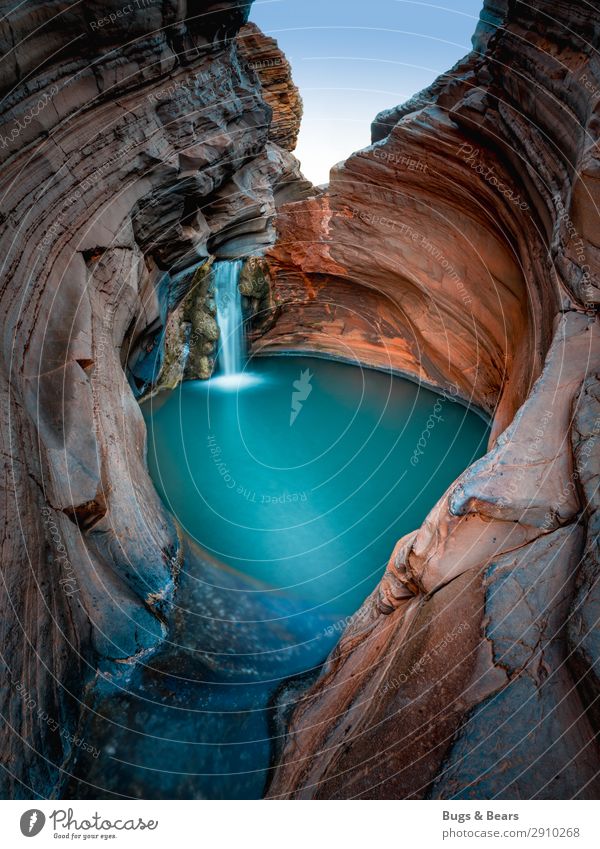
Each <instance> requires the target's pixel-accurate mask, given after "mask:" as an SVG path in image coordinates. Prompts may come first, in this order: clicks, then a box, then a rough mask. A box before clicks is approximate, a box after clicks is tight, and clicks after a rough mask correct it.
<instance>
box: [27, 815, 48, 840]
mask: <svg viewBox="0 0 600 849" xmlns="http://www.w3.org/2000/svg"><path fill="white" fill-rule="evenodd" d="M45 822H46V817H45V816H44V814H43V813H42V811H40V810H38V809H37V808H32V810H31V811H25V813H24V814H23V816H22V817H21V834H23V835H24V836H25V837H35V836H36V834H39V833H40V831H41V830H42V829H43V827H44V824H45Z"/></svg>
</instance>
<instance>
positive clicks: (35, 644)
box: [0, 0, 600, 798]
mask: <svg viewBox="0 0 600 849" xmlns="http://www.w3.org/2000/svg"><path fill="white" fill-rule="evenodd" d="M3 10H4V11H8V12H9V14H8V16H7V17H4V18H3V22H2V24H0V37H1V38H2V41H3V46H4V48H5V49H4V51H3V52H4V54H5V58H4V60H3V65H2V68H3V71H2V79H1V86H2V91H3V95H4V99H3V103H2V110H3V119H4V126H3V129H2V135H1V137H0V147H1V149H2V157H3V160H4V164H3V175H2V197H3V204H2V216H3V218H2V223H3V235H2V240H1V243H0V244H1V246H2V258H3V282H2V290H1V292H0V297H1V299H2V311H1V315H2V329H3V348H2V357H1V369H2V380H1V389H0V392H1V393H2V395H1V399H0V404H1V408H2V424H1V427H0V438H1V440H2V457H3V469H4V475H3V484H2V492H3V497H4V499H5V500H6V503H7V507H8V509H7V511H6V518H5V521H4V525H3V531H2V572H3V587H2V594H1V596H0V623H1V624H0V641H1V643H2V647H3V648H2V653H3V654H2V664H3V669H2V672H3V688H2V693H1V699H2V702H1V710H2V715H3V717H4V720H5V724H4V725H3V728H2V732H1V734H2V736H1V739H0V757H1V763H2V766H3V785H2V795H4V796H13V797H29V796H35V795H41V796H47V795H50V794H52V793H54V794H57V793H60V792H61V788H62V786H63V785H64V783H65V781H66V780H67V778H68V772H69V764H70V762H71V758H72V755H73V752H74V750H75V749H76V747H77V744H76V742H75V739H76V737H75V735H76V732H77V729H78V727H79V723H80V722H81V720H82V716H83V714H84V712H85V711H82V704H84V703H85V700H86V694H87V693H88V692H89V690H90V689H91V688H92V687H96V686H98V685H99V684H101V680H102V677H103V676H108V677H109V678H111V679H115V678H117V677H118V676H119V674H124V673H125V672H126V671H127V670H128V669H130V668H131V667H132V665H133V664H134V663H135V662H136V660H138V659H139V658H142V657H144V655H145V653H146V652H148V651H150V650H151V649H152V648H153V647H154V646H155V645H156V644H157V643H158V642H159V641H160V640H161V639H162V637H163V635H164V632H165V624H164V623H165V613H166V611H167V609H168V607H169V603H170V600H171V599H172V597H173V594H174V592H175V591H176V582H177V572H178V568H179V566H180V560H181V551H180V546H179V541H178V538H177V534H176V531H175V528H174V526H173V523H172V521H171V519H170V518H169V516H168V515H167V513H166V512H165V510H164V509H163V507H162V505H161V503H160V501H159V499H158V497H157V495H156V493H155V490H154V488H153V486H152V484H151V483H150V480H149V478H148V475H147V472H146V468H145V460H144V453H145V446H144V442H145V428H144V424H143V420H142V417H141V413H140V410H139V406H138V404H137V401H136V399H135V396H136V395H137V396H138V397H140V396H142V395H143V394H145V393H148V392H152V391H153V390H154V389H155V388H156V385H157V383H156V382H157V380H159V382H160V383H161V385H173V384H174V383H176V382H177V381H178V380H180V379H181V378H182V377H185V376H186V369H188V370H189V371H188V375H191V376H193V375H195V374H196V373H197V374H199V375H206V374H208V373H209V372H210V368H211V364H210V357H211V351H212V349H211V345H213V344H214V341H215V340H214V338H213V337H214V333H215V328H214V325H213V324H211V320H210V318H211V305H210V292H209V290H208V287H207V278H206V269H207V268H208V266H209V264H210V262H211V261H212V260H213V259H214V257H218V258H226V257H232V256H238V255H243V254H246V253H248V251H249V250H250V249H252V250H257V249H268V250H267V251H266V258H265V261H264V262H258V261H257V262H256V263H255V264H252V265H251V266H248V268H247V270H246V272H245V277H244V279H243V282H242V285H243V287H244V288H243V292H244V295H245V297H246V298H247V299H248V306H249V308H250V309H251V310H252V312H253V313H254V315H255V317H254V328H255V330H254V333H255V342H254V347H255V350H256V351H257V352H260V351H265V352H268V351H271V352H273V351H278V350H279V351H281V350H292V349H294V350H303V351H309V350H310V351H316V352H320V353H324V354H327V355H339V356H343V357H344V358H347V359H355V360H358V361H360V362H362V363H365V364H369V365H374V366H378V367H385V368H393V369H395V370H397V371H398V372H401V373H405V374H409V375H410V376H412V377H415V378H417V379H419V380H422V381H423V382H425V383H427V384H431V385H434V386H436V387H439V388H440V389H444V390H446V391H449V392H451V393H452V394H453V395H458V396H460V397H462V398H464V399H468V400H471V401H473V402H474V403H475V404H477V405H478V406H480V407H481V408H482V409H483V410H485V411H486V412H487V413H488V414H489V415H490V417H491V418H492V420H493V432H492V440H491V444H490V452H489V454H488V455H487V456H486V457H485V458H483V459H482V460H481V461H479V462H478V463H476V464H475V465H474V466H473V467H472V468H470V469H468V470H467V471H466V472H465V473H464V475H462V476H461V478H460V479H459V480H458V481H457V482H456V483H455V484H454V486H453V487H452V488H451V489H450V491H449V492H448V493H447V494H446V495H445V497H444V498H443V499H442V500H441V502H440V503H439V504H438V505H437V506H436V507H435V508H434V510H433V511H432V512H431V514H430V515H429V516H428V518H427V520H426V521H425V523H424V524H423V526H422V528H420V529H416V530H415V531H414V532H413V533H411V534H410V535H408V537H406V538H404V539H402V540H400V541H399V542H398V545H397V546H396V548H395V550H394V552H393V553H392V556H391V559H390V564H389V567H388V570H387V572H386V574H385V576H384V578H383V580H382V582H381V584H380V586H379V587H378V588H377V590H376V591H375V592H374V593H373V594H372V596H371V597H370V598H369V599H368V600H367V602H366V603H365V605H364V606H363V607H362V608H361V610H360V611H358V612H357V614H356V616H355V618H354V619H353V621H352V622H351V623H350V625H349V627H348V629H347V631H346V632H345V634H344V636H343V638H342V640H341V642H340V643H339V645H338V647H337V648H336V649H335V651H334V653H333V654H332V655H331V656H330V658H329V660H328V662H327V664H326V666H325V668H324V670H323V672H322V673H321V675H320V676H319V678H318V680H316V681H315V682H313V684H312V685H311V686H310V687H308V688H305V689H304V690H303V689H302V686H303V683H302V682H300V683H297V682H295V683H294V684H293V688H292V689H288V690H286V691H285V693H288V694H290V695H288V697H287V698H288V699H289V700H291V701H293V703H294V704H293V705H292V707H293V706H294V705H295V710H294V711H293V713H292V714H291V716H289V727H288V729H287V739H286V741H285V746H284V747H283V750H282V751H280V752H279V756H278V764H277V770H276V773H275V777H274V780H273V782H272V784H271V787H270V789H269V795H271V796H273V797H278V798H280V797H293V798H298V797H308V798H313V797H326V798H329V797H335V798H348V797H355V796H360V797H369V796H375V797H377V796H381V797H387V798H389V797H392V798H398V797H424V796H427V795H430V796H434V797H444V798H449V797H470V796H475V797H492V796H493V797H515V796H517V797H531V796H535V797H544V796H548V797H570V796H579V797H588V796H597V795H598V791H599V787H598V779H597V777H596V774H597V771H598V765H599V755H598V748H597V742H596V737H595V735H596V734H597V732H598V730H599V729H600V726H599V722H600V720H599V712H598V707H597V705H598V701H597V698H598V694H599V690H598V686H599V684H598V680H599V674H598V652H599V650H600V646H599V641H598V630H597V621H598V609H599V606H600V598H599V596H598V589H597V583H598V581H597V579H598V569H599V566H598V541H597V534H598V504H597V501H598V498H597V488H598V461H597V457H598V452H597V444H598V434H599V432H600V409H599V401H598V398H599V394H598V362H599V360H598V325H597V319H596V314H595V312H596V306H597V303H598V290H599V280H598V271H599V257H598V250H599V248H600V237H599V235H598V234H599V232H600V228H599V226H598V215H597V201H598V189H597V184H598V147H597V136H598V102H599V99H598V97H597V96H596V95H595V92H597V91H600V66H599V64H598V58H597V56H598V54H597V53H596V52H595V51H596V49H597V47H598V21H597V18H596V14H597V13H596V12H595V10H593V9H592V8H591V6H589V5H584V4H582V5H581V6H579V4H573V3H569V2H563V0H552V2H544V3H541V2H534V3H533V4H528V5H525V4H514V3H509V2H508V0H488V2H486V4H485V9H484V13H483V15H482V21H481V23H480V25H479V28H478V31H477V34H476V38H475V49H474V52H473V53H472V54H471V55H470V56H468V57H467V58H466V59H465V60H463V61H462V62H461V63H459V64H458V65H457V66H456V67H455V68H454V69H453V70H452V71H451V72H449V73H448V74H447V75H444V76H443V77H441V78H440V79H439V80H438V81H436V82H435V83H434V84H433V85H432V86H431V87H430V88H429V89H427V90H425V91H423V92H421V93H420V94H419V95H418V96H416V97H415V98H413V100H411V101H410V102H409V103H408V104H406V105H404V106H401V107H398V108H395V109H392V110H390V111H389V112H387V113H384V114H382V115H380V116H378V118H377V119H376V121H375V123H374V126H373V141H374V144H373V145H372V146H371V147H369V148H367V149H366V150H364V151H361V152H359V153H357V154H356V155H354V156H352V157H350V159H349V160H347V162H345V163H344V164H343V165H341V166H340V167H338V168H336V169H334V171H333V172H332V177H331V183H330V186H329V189H328V191H326V192H319V193H314V192H313V191H311V189H310V187H309V186H308V185H307V184H306V182H305V181H303V180H302V178H301V175H300V173H299V170H298V166H297V163H296V162H295V160H294V159H293V157H292V156H291V155H290V152H289V151H290V149H292V148H293V144H294V141H295V138H296V134H297V129H298V127H297V122H298V117H299V112H300V102H299V99H298V94H297V91H296V90H295V89H294V87H293V85H292V84H291V82H290V80H289V69H288V66H287V64H286V63H285V59H284V58H283V57H282V56H281V54H280V53H279V52H278V50H277V48H276V46H275V45H274V44H273V42H272V41H271V40H270V39H265V38H264V37H261V34H260V33H259V32H258V31H257V30H256V28H254V27H251V26H250V27H249V26H243V25H244V23H245V21H246V17H247V12H248V8H247V6H245V5H244V4H242V5H240V4H235V3H233V2H219V3H214V4H211V3H208V4H198V3H192V2H188V3H184V4H180V3H175V2H174V0H168V2H162V3H160V4H158V3H157V4H152V3H149V4H148V5H147V6H145V7H144V8H143V9H140V8H138V5H136V6H135V8H133V9H132V10H131V11H129V12H127V13H125V14H124V13H123V4H118V3H116V2H103V3H96V2H93V3H86V4H85V6H84V5H83V4H79V5H77V6H75V7H68V8H66V7H65V8H64V9H62V8H61V10H60V13H59V14H56V8H55V6H54V5H53V4H47V3H42V2H37V0H32V2H29V3H26V4H24V5H22V6H20V7H18V8H17V9H14V10H13V9H12V8H10V9H9V5H8V4H7V3H4V4H3ZM240 28H242V29H241V32H239V31H240ZM238 32H239V35H237V38H236V34H237V33H238ZM273 108H275V114H274V116H273V114H272V110H273ZM309 195H310V196H309ZM298 198H303V199H302V200H297V199H298ZM275 219H276V230H277V233H276V234H275ZM275 235H277V244H276V245H275V246H274V247H271V245H272V243H273V241H274V239H275ZM266 281H268V282H269V283H270V287H271V289H270V291H269V290H268V288H267V286H266ZM190 338H195V339H196V340H197V341H198V347H197V348H196V349H195V350H194V352H193V356H192V359H191V360H189V359H188V360H186V359H185V358H183V356H182V353H181V352H182V351H184V350H186V346H187V343H189V341H190ZM158 375H160V377H158ZM285 693H284V696H283V697H282V698H283V699H284V700H285V698H286V696H285ZM296 703H297V704H296ZM280 708H281V714H282V715H284V716H288V715H289V708H290V705H285V704H282V705H280ZM92 790H93V788H92Z"/></svg>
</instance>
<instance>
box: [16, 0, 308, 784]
mask: <svg viewBox="0 0 600 849" xmlns="http://www.w3.org/2000/svg"><path fill="white" fill-rule="evenodd" d="M2 5H3V10H2V11H3V17H2V23H1V25H0V38H1V39H2V41H3V47H4V48H5V49H4V50H3V54H4V59H3V64H2V78H1V80H0V85H1V87H2V91H3V94H4V99H3V102H2V111H3V128H2V131H1V137H0V147H1V150H2V158H3V170H2V197H3V204H2V221H3V235H2V238H1V242H0V244H1V253H2V262H3V283H2V290H1V293H0V296H1V299H2V307H1V311H0V312H1V315H2V338H3V348H2V357H1V369H2V380H1V389H0V391H1V393H2V400H1V409H2V427H1V431H0V432H1V436H0V439H1V441H2V457H3V469H4V475H3V485H2V490H3V498H4V499H5V502H6V506H7V510H6V517H5V519H4V523H3V529H2V569H3V589H2V594H1V596H0V623H1V625H0V641H1V642H2V658H3V687H2V695H1V711H2V714H3V716H4V718H5V724H4V725H3V727H2V730H1V732H0V734H1V740H0V757H1V759H2V765H3V767H4V769H3V771H2V795H3V796H5V797H6V796H9V797H11V796H13V797H27V796H37V795H41V796H48V795H49V794H50V793H52V792H58V789H59V788H60V786H61V784H62V782H63V781H64V780H65V776H66V775H67V774H68V764H69V761H70V758H71V756H72V754H73V752H74V751H76V749H77V743H76V742H74V739H73V736H74V732H76V730H77V727H78V724H79V722H80V717H81V715H82V714H81V704H82V702H83V700H84V699H85V695H86V691H87V688H89V687H90V686H91V685H92V683H93V682H94V681H97V680H98V677H99V676H101V675H107V676H109V677H114V676H116V675H118V674H123V673H124V672H126V670H127V669H128V668H129V667H130V666H131V664H132V663H133V662H134V661H135V660H136V659H137V658H140V657H142V656H143V655H144V654H145V653H146V652H148V650H150V649H151V648H152V647H153V646H155V645H156V644H157V642H158V641H159V640H161V639H162V637H163V635H164V633H165V626H164V616H165V612H166V610H167V608H168V605H169V602H170V600H171V598H172V596H173V592H174V589H175V585H176V579H177V570H178V568H179V564H180V547H179V542H178V537H177V534H176V531H175V528H174V525H173V522H172V520H171V519H170V517H169V516H168V514H167V513H166V512H165V510H164V508H163V506H162V504H161V503H160V501H159V499H158V496H157V494H156V492H155V490H154V487H153V485H152V483H151V482H150V479H149V477H148V474H147V471H146V462H145V439H146V434H145V426H144V422H143V419H142V416H141V412H140V409H139V406H138V404H137V402H136V400H135V398H134V392H133V391H132V387H133V390H134V391H135V393H137V394H141V393H142V392H144V391H147V389H148V388H149V387H151V386H152V385H153V381H154V380H155V379H156V375H157V374H158V372H159V370H160V367H161V364H162V362H163V360H164V345H163V342H164V337H165V327H166V324H167V321H168V317H169V315H170V314H171V313H172V312H173V311H174V310H176V309H177V307H178V304H180V303H181V302H182V299H185V297H186V292H187V291H188V290H189V289H190V287H192V288H193V286H192V284H193V282H194V280H195V275H196V271H197V269H198V267H199V266H202V265H203V264H206V263H208V262H209V261H210V260H211V258H213V257H214V254H215V253H220V254H221V255H227V253H228V252H229V253H231V252H235V251H239V250H243V249H244V248H247V246H248V245H252V246H255V245H261V244H262V245H265V244H268V243H269V242H270V241H272V239H273V232H274V231H273V224H272V219H273V217H274V215H275V209H276V204H277V203H278V202H279V201H278V198H281V199H283V200H289V199H290V198H291V197H293V196H294V185H297V186H299V187H300V194H299V195H298V196H302V192H305V191H306V183H305V181H303V180H302V179H301V176H300V174H299V171H298V165H297V163H296V161H295V160H294V158H293V157H292V156H291V154H290V153H289V152H288V150H287V149H285V150H284V149H283V148H280V147H279V146H278V145H277V143H276V141H274V140H273V139H270V138H269V135H270V125H271V124H270V122H271V118H272V113H273V104H274V102H275V100H274V98H273V96H272V94H271V95H269V101H270V105H269V104H267V103H266V102H265V100H264V98H263V94H262V91H261V86H260V81H259V79H258V77H257V75H256V72H255V71H254V70H253V69H252V68H251V67H249V66H248V64H247V62H246V60H245V59H244V57H243V56H242V55H241V53H240V51H239V49H238V44H237V42H236V41H235V39H234V36H235V34H236V33H237V32H238V30H239V28H240V26H241V25H242V24H243V23H244V22H245V20H246V17H247V12H248V6H247V5H245V4H238V3H233V2H231V3H230V2H219V3H214V4H211V3H208V4H204V3H203V4H198V3H191V2H190V3H184V4H181V3H176V2H174V0H169V2H163V3H153V2H148V3H147V4H146V3H136V4H128V5H125V4H122V3H117V2H108V3H107V2H103V3H96V2H93V3H86V4H78V5H76V6H74V7H73V6H69V5H68V4H56V3H43V2H28V3H26V4H22V5H21V6H19V7H18V8H15V9H13V8H12V5H11V4H7V3H4V4H2ZM253 39H254V42H255V43H256V42H258V41H259V40H260V34H259V33H258V32H253ZM270 49H272V45H271V46H270ZM280 83H281V80H280ZM289 86H290V91H291V90H292V86H291V83H290V84H289ZM286 109H287V106H286ZM283 124H286V126H287V133H288V135H289V134H290V133H291V134H292V135H293V131H294V128H293V126H292V124H291V123H290V119H289V116H288V115H287V113H286V119H285V121H283V122H282V123H280V124H279V125H278V126H279V127H280V128H281V127H282V126H283ZM276 135H277V134H276ZM187 306H188V307H189V313H186V318H187V317H189V316H191V319H190V320H191V321H192V323H193V321H195V320H196V319H197V321H198V323H200V321H201V317H199V314H201V313H202V305H200V307H199V308H198V309H196V307H197V305H194V304H192V305H190V304H189V303H188V304H187ZM205 324H206V325H208V322H205ZM204 330H205V331H206V333H207V334H208V336H210V332H209V331H210V328H208V327H205V328H204ZM208 336H207V339H206V340H205V341H208ZM168 354H169V351H167V355H168ZM128 361H129V363H130V367H129V370H128V377H129V380H130V381H131V386H130V384H129V380H128V378H127V377H126V374H125V371H124V367H125V366H126V364H127V362H128ZM119 671H121V672H119Z"/></svg>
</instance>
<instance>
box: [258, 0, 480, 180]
mask: <svg viewBox="0 0 600 849" xmlns="http://www.w3.org/2000/svg"><path fill="white" fill-rule="evenodd" d="M482 5H483V2H482V0H439V3H437V4H436V3H428V2H418V0H255V2H254V4H253V6H252V9H251V12H250V20H252V21H254V22H255V23H256V24H258V26H260V27H261V29H262V30H263V31H264V32H266V33H268V34H269V35H271V36H273V37H274V38H276V39H277V41H278V42H279V45H280V47H281V48H282V49H283V50H284V52H285V53H286V55H287V57H288V59H289V60H290V62H291V65H292V71H293V74H294V80H295V82H296V84H297V85H298V87H299V88H300V92H301V94H302V99H303V101H304V118H303V122H302V130H301V134H300V140H299V143H298V148H297V150H296V155H297V156H298V158H299V159H300V160H301V162H302V167H303V170H304V173H305V174H306V176H307V177H308V178H309V179H311V180H312V181H313V182H315V183H317V184H318V183H324V182H327V180H328V174H329V169H330V167H331V166H332V165H335V163H336V162H339V161H340V160H342V159H345V158H346V157H347V156H348V155H349V154H350V153H352V152H353V151H355V150H359V149H360V148H362V147H365V146H366V145H368V144H369V142H370V124H371V121H372V120H373V118H374V117H375V115H376V114H377V112H379V111H380V110H381V109H385V108H387V107H390V106H395V105H396V104H397V103H402V102H403V101H405V100H407V99H408V98H409V97H410V96H411V95H412V94H414V93H415V92H417V91H419V90H420V89H421V88H423V87H424V86H426V85H428V84H429V83H430V82H431V81H432V80H433V79H435V77H436V76H437V75H438V74H440V73H442V72H443V71H447V70H448V69H449V68H451V67H452V65H454V63H455V62H456V61H458V59H460V58H461V57H462V56H464V55H465V54H466V53H468V52H469V50H470V49H471V36H472V34H473V32H474V31H475V27H476V25H477V20H478V17H479V12H480V10H481V7H482Z"/></svg>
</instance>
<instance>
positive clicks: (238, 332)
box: [213, 259, 246, 377]
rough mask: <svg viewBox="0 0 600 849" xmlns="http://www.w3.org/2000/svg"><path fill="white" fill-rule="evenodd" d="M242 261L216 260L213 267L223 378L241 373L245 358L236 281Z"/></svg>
mask: <svg viewBox="0 0 600 849" xmlns="http://www.w3.org/2000/svg"><path fill="white" fill-rule="evenodd" d="M242 265H243V261H242V260H241V259H236V260H233V261H227V262H216V263H215V264H214V266H213V274H214V283H215V290H216V294H215V299H216V304H217V324H218V325H219V331H220V334H221V336H220V342H219V353H218V366H219V371H220V373H221V374H222V375H224V376H226V377H232V376H233V375H239V374H241V372H242V370H243V368H244V362H245V359H246V342H245V334H244V318H243V316H242V296H241V295H240V289H239V281H240V273H241V270H242Z"/></svg>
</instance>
